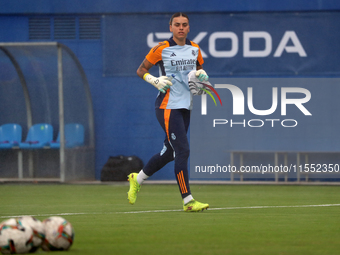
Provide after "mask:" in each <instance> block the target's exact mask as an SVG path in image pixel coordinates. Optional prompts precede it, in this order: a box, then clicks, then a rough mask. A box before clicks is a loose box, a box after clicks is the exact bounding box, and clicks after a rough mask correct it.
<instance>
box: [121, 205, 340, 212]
mask: <svg viewBox="0 0 340 255" xmlns="http://www.w3.org/2000/svg"><path fill="white" fill-rule="evenodd" d="M330 206H340V204H321V205H267V206H266V205H264V206H245V207H224V208H209V209H208V210H210V211H215V210H238V209H268V208H305V207H330ZM181 211H183V210H182V209H181V210H153V211H132V212H116V213H119V214H125V213H158V212H181Z"/></svg>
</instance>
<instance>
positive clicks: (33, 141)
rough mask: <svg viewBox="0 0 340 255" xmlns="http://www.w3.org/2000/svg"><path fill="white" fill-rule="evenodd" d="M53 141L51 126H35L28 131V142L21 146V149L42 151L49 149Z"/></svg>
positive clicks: (43, 124)
mask: <svg viewBox="0 0 340 255" xmlns="http://www.w3.org/2000/svg"><path fill="white" fill-rule="evenodd" d="M52 139H53V127H52V126H51V125H50V124H46V123H40V124H35V125H33V126H32V127H31V128H30V129H29V130H28V134H27V138H26V140H25V141H24V142H22V143H20V144H19V146H20V148H21V149H41V148H44V147H49V146H50V141H51V140H52Z"/></svg>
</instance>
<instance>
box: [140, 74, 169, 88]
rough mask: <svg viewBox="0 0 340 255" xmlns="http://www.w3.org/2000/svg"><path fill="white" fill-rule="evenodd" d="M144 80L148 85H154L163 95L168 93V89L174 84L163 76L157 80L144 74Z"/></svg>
mask: <svg viewBox="0 0 340 255" xmlns="http://www.w3.org/2000/svg"><path fill="white" fill-rule="evenodd" d="M143 79H144V80H145V81H147V82H148V83H150V84H152V85H153V86H155V88H156V89H158V90H159V91H160V92H162V93H166V91H167V90H168V88H170V86H172V82H171V81H170V80H169V77H167V76H161V77H158V78H156V77H155V76H153V75H151V74H149V73H146V74H144V76H143Z"/></svg>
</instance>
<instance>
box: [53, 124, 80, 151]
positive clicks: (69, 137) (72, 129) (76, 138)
mask: <svg viewBox="0 0 340 255" xmlns="http://www.w3.org/2000/svg"><path fill="white" fill-rule="evenodd" d="M84 136H85V131H84V126H83V125H81V124H77V123H69V124H65V147H67V148H72V147H77V146H83V145H84ZM51 148H55V149H58V148H60V132H59V133H58V137H57V140H56V141H54V142H51Z"/></svg>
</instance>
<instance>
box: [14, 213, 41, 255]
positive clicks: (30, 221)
mask: <svg viewBox="0 0 340 255" xmlns="http://www.w3.org/2000/svg"><path fill="white" fill-rule="evenodd" d="M17 221H18V222H19V223H20V224H21V225H22V226H24V227H30V228H32V231H33V247H32V249H31V250H30V252H35V251H36V250H38V249H39V248H40V247H41V245H42V242H43V241H44V239H45V229H44V225H43V224H42V222H41V221H40V220H38V219H36V218H34V217H32V216H22V217H19V218H17Z"/></svg>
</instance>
